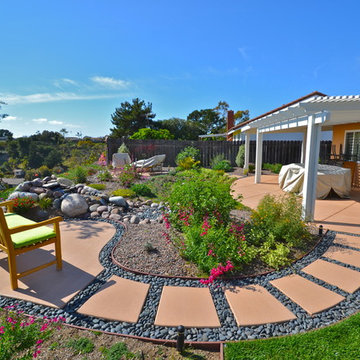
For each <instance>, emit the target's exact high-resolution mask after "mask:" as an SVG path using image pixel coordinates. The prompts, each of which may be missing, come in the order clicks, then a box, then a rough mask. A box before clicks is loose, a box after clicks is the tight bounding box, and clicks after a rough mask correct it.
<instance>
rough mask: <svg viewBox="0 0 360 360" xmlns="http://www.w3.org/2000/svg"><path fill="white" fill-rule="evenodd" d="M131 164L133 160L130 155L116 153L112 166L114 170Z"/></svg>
mask: <svg viewBox="0 0 360 360" xmlns="http://www.w3.org/2000/svg"><path fill="white" fill-rule="evenodd" d="M130 163H131V159H130V156H129V154H128V153H115V154H113V156H112V166H113V167H114V168H120V167H124V165H126V164H130Z"/></svg>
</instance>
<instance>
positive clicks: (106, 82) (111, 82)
mask: <svg viewBox="0 0 360 360" xmlns="http://www.w3.org/2000/svg"><path fill="white" fill-rule="evenodd" d="M90 80H91V81H93V82H95V83H97V84H99V85H101V86H105V87H110V88H127V87H128V86H129V85H130V82H129V81H125V80H121V79H114V78H112V77H106V76H93V77H92V78H90Z"/></svg>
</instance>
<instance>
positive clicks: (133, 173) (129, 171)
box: [118, 165, 141, 187]
mask: <svg viewBox="0 0 360 360" xmlns="http://www.w3.org/2000/svg"><path fill="white" fill-rule="evenodd" d="M140 178H141V174H140V173H139V172H138V170H137V169H136V167H135V166H131V165H125V166H124V168H123V169H122V170H121V171H120V173H119V175H118V179H119V183H120V185H122V186H125V187H130V186H131V185H132V184H134V182H135V181H136V180H138V179H140Z"/></svg>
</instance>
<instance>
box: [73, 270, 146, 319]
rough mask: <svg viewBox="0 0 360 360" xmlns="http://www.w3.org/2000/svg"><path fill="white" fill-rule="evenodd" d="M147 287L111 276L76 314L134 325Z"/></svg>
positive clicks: (142, 304)
mask: <svg viewBox="0 0 360 360" xmlns="http://www.w3.org/2000/svg"><path fill="white" fill-rule="evenodd" d="M149 287H150V285H149V284H145V283H142V282H139V281H133V280H128V279H124V278H121V277H118V276H115V275H113V276H112V277H111V278H110V279H109V280H108V281H107V283H106V284H104V285H103V286H102V287H101V288H100V289H99V290H98V291H97V292H96V293H95V294H94V295H93V296H92V297H91V298H90V299H89V300H88V301H86V302H85V303H84V304H83V305H82V306H81V307H80V308H79V310H78V312H79V313H80V314H85V315H90V316H97V317H100V318H103V319H108V320H116V321H126V322H130V323H136V322H137V321H138V319H139V315H140V313H141V310H142V308H143V306H144V303H145V300H146V296H147V293H148V291H149Z"/></svg>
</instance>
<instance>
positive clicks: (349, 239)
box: [334, 234, 360, 249]
mask: <svg viewBox="0 0 360 360" xmlns="http://www.w3.org/2000/svg"><path fill="white" fill-rule="evenodd" d="M334 244H341V245H346V246H351V247H354V248H357V249H360V236H351V235H345V234H336V238H335V240H334Z"/></svg>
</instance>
